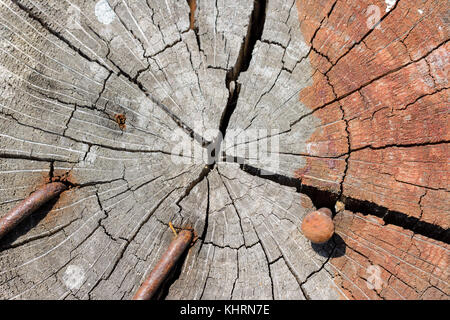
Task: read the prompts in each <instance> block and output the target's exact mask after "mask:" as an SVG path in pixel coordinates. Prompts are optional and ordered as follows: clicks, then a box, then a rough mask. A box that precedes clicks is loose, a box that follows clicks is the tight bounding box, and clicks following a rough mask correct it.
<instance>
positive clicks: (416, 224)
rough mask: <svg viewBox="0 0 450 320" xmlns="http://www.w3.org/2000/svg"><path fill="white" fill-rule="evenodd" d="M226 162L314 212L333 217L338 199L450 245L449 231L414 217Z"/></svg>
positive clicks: (230, 159)
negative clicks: (304, 199) (301, 197)
mask: <svg viewBox="0 0 450 320" xmlns="http://www.w3.org/2000/svg"><path fill="white" fill-rule="evenodd" d="M226 162H228V163H238V164H239V168H240V169H241V170H242V171H244V172H246V173H248V174H250V175H252V176H256V177H259V178H261V179H265V180H270V181H273V182H275V183H277V184H279V185H282V186H287V187H293V188H295V189H296V192H297V193H301V194H305V195H307V196H308V197H309V198H310V199H311V201H312V202H313V205H314V206H315V207H316V208H322V207H327V208H330V209H331V210H332V211H333V215H335V214H336V211H335V208H334V206H335V203H336V201H337V200H339V199H340V201H342V202H343V203H344V204H345V208H346V210H349V211H351V212H355V213H356V212H359V213H361V214H363V215H365V216H367V215H373V216H376V217H379V218H381V219H383V221H384V222H385V224H386V225H388V224H391V225H395V226H399V227H401V228H403V229H405V230H410V231H412V232H413V233H415V234H419V235H422V236H425V237H427V238H430V239H434V240H437V241H441V242H444V243H447V244H450V229H444V228H442V227H441V226H439V225H436V224H432V223H429V222H425V221H420V220H419V219H418V218H416V217H412V216H409V215H407V214H405V213H402V212H399V211H393V210H389V209H388V208H386V207H384V206H381V205H379V204H376V203H374V202H371V201H366V200H360V199H355V198H352V197H347V196H345V195H340V194H338V193H334V192H332V191H328V190H321V189H319V188H317V187H313V186H308V185H304V184H302V182H301V180H299V179H297V178H293V177H288V176H285V175H281V174H278V173H274V172H269V171H267V170H265V169H264V174H262V173H261V172H262V170H263V169H260V168H257V167H254V166H251V165H248V164H245V162H244V160H243V159H242V158H236V157H235V158H233V157H228V158H226Z"/></svg>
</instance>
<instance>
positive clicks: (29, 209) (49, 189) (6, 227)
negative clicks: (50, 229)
mask: <svg viewBox="0 0 450 320" xmlns="http://www.w3.org/2000/svg"><path fill="white" fill-rule="evenodd" d="M66 189H67V185H65V184H64V183H61V182H52V183H48V184H46V185H44V186H43V187H41V188H39V189H38V190H36V191H35V192H33V193H32V194H31V195H29V196H28V197H27V198H26V199H24V200H23V201H22V202H21V203H19V204H18V205H17V206H16V207H14V208H13V209H11V210H10V211H9V212H8V213H7V214H6V215H5V216H4V217H2V218H1V219H0V239H1V238H2V237H3V236H4V235H6V234H7V233H8V232H10V231H11V230H12V229H13V228H14V227H15V226H17V225H18V224H19V223H20V222H21V221H22V220H23V219H25V218H26V217H28V216H29V215H30V214H32V213H33V212H34V211H36V210H37V209H39V208H40V207H41V206H42V205H43V204H44V203H46V202H48V201H49V200H51V199H53V198H54V197H56V196H58V195H59V194H60V193H61V192H63V191H64V190H66Z"/></svg>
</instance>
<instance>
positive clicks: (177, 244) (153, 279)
mask: <svg viewBox="0 0 450 320" xmlns="http://www.w3.org/2000/svg"><path fill="white" fill-rule="evenodd" d="M191 241H192V232H191V231H190V230H182V231H180V232H179V233H178V235H177V237H176V238H175V239H173V240H172V242H171V243H170V244H169V248H167V251H166V252H165V253H164V254H163V256H162V257H161V259H160V260H159V262H158V263H157V264H156V266H155V267H154V268H153V270H152V272H151V273H150V275H149V276H148V277H147V278H146V279H145V281H144V283H143V284H142V285H141V286H140V287H139V289H138V291H137V292H136V294H135V295H134V297H133V300H150V299H151V298H152V297H153V295H154V294H155V293H156V292H157V290H158V289H159V287H160V286H161V284H162V283H163V282H164V280H165V279H166V278H167V276H168V275H169V274H170V271H171V270H173V268H174V266H175V265H176V263H177V261H178V259H179V258H180V257H181V255H182V254H183V252H184V251H185V250H186V248H187V247H188V246H189V244H190V243H191Z"/></svg>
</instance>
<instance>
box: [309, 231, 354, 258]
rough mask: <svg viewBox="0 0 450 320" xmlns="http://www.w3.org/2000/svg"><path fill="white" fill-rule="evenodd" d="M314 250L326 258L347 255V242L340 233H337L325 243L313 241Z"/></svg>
mask: <svg viewBox="0 0 450 320" xmlns="http://www.w3.org/2000/svg"><path fill="white" fill-rule="evenodd" d="M311 247H312V248H313V250H314V251H315V252H316V253H317V254H319V255H321V256H322V257H326V258H339V257H342V256H343V255H345V249H346V247H347V246H346V244H345V241H344V239H342V238H341V236H340V235H338V234H337V233H335V234H334V235H333V237H332V238H331V239H330V240H328V241H327V242H325V243H320V244H319V243H312V242H311Z"/></svg>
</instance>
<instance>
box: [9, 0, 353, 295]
mask: <svg viewBox="0 0 450 320" xmlns="http://www.w3.org/2000/svg"><path fill="white" fill-rule="evenodd" d="M259 6H260V4H258V2H254V1H252V0H245V1H244V0H243V1H211V0H201V1H200V0H199V1H196V10H195V12H193V13H192V14H193V17H194V26H193V28H191V25H190V9H189V5H188V3H187V1H184V0H178V1H176V0H171V1H169V0H167V1H159V0H149V1H132V0H108V1H106V0H99V1H84V0H64V1H60V0H45V1H38V0H0V93H1V94H0V217H1V216H3V215H4V214H5V213H6V212H7V211H8V210H9V209H11V208H12V207H13V206H14V205H15V204H17V203H18V202H19V201H20V200H22V199H24V198H25V197H26V196H27V195H29V194H30V193H31V192H32V191H33V190H34V189H35V188H36V187H37V186H39V185H40V184H43V183H45V182H46V181H47V180H48V179H51V178H55V177H65V178H66V179H67V180H68V181H69V182H70V183H71V186H72V188H71V189H70V190H68V191H66V192H64V193H63V194H62V195H61V197H60V198H59V199H58V201H56V203H54V204H53V206H52V207H51V208H47V209H46V208H44V209H42V210H41V211H40V212H38V213H37V214H36V216H33V217H31V218H30V219H28V220H26V221H25V222H24V223H23V224H22V225H21V226H20V227H19V228H17V230H15V231H14V232H13V233H12V234H10V235H8V236H7V237H6V238H4V239H2V242H1V243H0V298H2V299H130V298H131V297H132V296H133V294H134V292H135V291H136V289H137V288H138V287H139V285H140V284H141V283H142V281H143V279H144V278H145V276H146V275H147V274H148V272H149V271H150V270H151V269H152V267H153V266H154V265H155V264H156V263H157V261H158V259H159V258H160V257H161V255H162V254H163V252H164V250H165V248H166V247H167V245H168V244H169V243H170V241H171V240H172V238H173V233H172V231H171V229H170V228H169V223H172V224H173V225H174V226H175V227H176V228H193V229H194V230H195V232H196V234H197V235H198V237H199V239H198V240H197V241H196V243H195V244H194V245H193V247H192V248H190V250H189V252H188V254H187V256H186V259H185V260H184V263H183V266H182V271H181V273H180V275H179V277H178V278H176V279H174V280H173V283H171V286H170V288H168V294H167V296H166V297H165V298H167V299H339V298H343V297H346V295H345V294H344V293H343V292H342V289H341V288H340V287H339V286H338V285H337V284H336V283H335V279H334V274H333V270H332V267H331V266H330V263H329V260H330V258H331V257H333V255H334V254H335V253H336V249H337V244H336V243H335V242H334V240H333V241H330V242H329V243H327V244H325V245H322V246H312V245H311V243H310V242H309V241H307V239H306V238H304V237H303V235H302V234H301V232H300V225H301V221H302V219H303V217H304V216H305V215H306V214H307V213H309V212H311V211H313V210H314V209H315V207H314V205H313V203H312V201H311V199H310V198H309V197H308V196H306V195H305V194H300V193H298V192H297V190H296V189H295V188H292V187H287V186H282V185H280V184H279V183H276V182H273V181H270V180H268V179H265V178H264V176H262V175H260V176H254V175H251V174H250V173H248V172H246V171H245V170H242V168H241V167H240V166H239V165H238V164H236V163H231V162H233V161H229V162H230V163H223V162H219V161H217V162H216V163H215V164H214V166H210V167H208V166H206V164H207V163H205V160H206V157H205V155H204V153H203V152H205V151H206V148H205V147H206V145H204V146H202V145H200V143H201V142H202V141H200V140H203V142H206V144H207V143H208V142H215V141H218V140H217V136H218V134H219V130H222V131H224V132H222V133H226V137H225V141H224V143H223V144H222V145H221V147H222V150H221V151H223V152H224V153H225V154H226V155H227V156H231V157H236V159H238V160H239V161H244V162H245V163H246V164H250V165H252V166H254V167H256V168H258V169H263V170H266V171H270V172H274V173H277V174H281V175H284V176H286V177H294V175H295V174H294V172H295V170H296V169H298V168H301V167H304V166H306V163H307V161H308V160H309V159H311V158H314V159H320V161H322V159H323V161H324V162H325V161H328V162H326V165H327V166H328V167H327V168H328V169H329V171H327V173H326V174H325V173H324V174H322V173H321V172H320V171H321V168H320V166H319V167H314V168H313V169H312V170H313V171H314V170H317V171H319V172H320V173H317V172H316V173H314V174H311V176H313V177H312V179H316V180H317V181H320V184H321V185H326V186H327V187H328V189H329V190H331V191H337V190H339V185H340V183H341V182H342V180H343V175H344V171H343V170H342V166H345V156H346V153H347V151H348V146H347V138H348V137H347V135H346V134H345V132H344V131H345V124H344V120H343V119H344V117H343V111H342V110H341V109H340V108H339V107H338V106H333V108H334V109H332V111H330V114H331V115H332V116H328V117H323V118H321V117H319V116H318V113H320V111H318V113H313V112H312V110H311V108H310V107H308V106H306V105H305V104H304V103H303V102H300V100H299V92H300V91H301V90H303V89H305V88H307V87H309V86H311V85H312V83H313V77H314V74H315V73H316V72H317V70H315V69H314V68H313V67H312V66H311V63H310V60H309V59H308V58H307V57H308V55H309V54H310V52H311V47H310V45H309V44H308V42H307V41H306V40H305V39H304V38H303V35H302V33H301V31H300V22H299V14H298V8H297V5H296V1H295V0H268V1H267V7H266V8H265V12H259V9H260V7H259ZM258 12H259V14H263V15H265V22H264V28H263V29H262V30H261V36H260V39H257V40H256V43H254V47H253V44H251V42H252V41H253V37H254V36H256V35H255V34H252V31H254V30H257V29H258V28H254V26H255V23H258V22H255V21H253V20H252V19H255V17H256V16H257V15H258ZM259 23H260V22H259ZM257 31H258V30H257ZM244 60H245V61H244ZM247 64H248V65H247ZM247 67H248V69H246V68H247ZM244 69H246V70H244ZM157 101H160V102H161V103H162V104H159V103H158V102H157ZM327 112H328V109H327ZM118 115H124V116H125V117H126V121H125V127H123V126H122V127H121V126H120V125H119V123H117V116H118ZM228 120H229V122H228ZM329 127H331V128H332V130H331V131H333V130H334V131H333V132H337V134H336V135H335V137H334V138H335V139H336V141H334V140H333V139H334V138H333V139H332V138H330V139H326V141H321V142H320V143H315V144H314V143H311V142H310V138H311V136H312V135H313V134H314V133H315V132H317V130H319V129H321V128H329ZM258 130H259V131H258ZM264 130H265V131H264ZM274 137H276V139H278V140H279V148H278V149H276V150H275V149H270V147H271V144H272V143H275V142H276V140H273V139H272V138H274ZM219 141H220V140H219ZM181 142H182V143H181ZM266 143H268V146H266ZM330 143H335V146H336V147H330V148H328V145H329V144H330ZM333 146H334V145H333ZM258 148H259V150H260V151H261V150H262V151H263V152H264V153H265V151H268V152H267V154H266V155H269V156H270V155H273V156H277V157H279V162H276V161H273V159H272V158H269V159H267V158H264V157H263V158H261V157H257V156H256V155H257V154H258V151H257V153H256V154H255V153H252V152H253V151H252V150H257V149H258ZM199 150H200V152H198V151H199ZM330 168H331V169H330ZM46 211H48V212H46Z"/></svg>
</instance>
